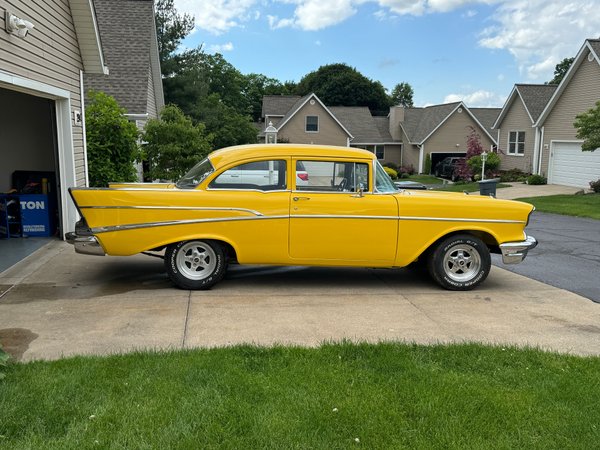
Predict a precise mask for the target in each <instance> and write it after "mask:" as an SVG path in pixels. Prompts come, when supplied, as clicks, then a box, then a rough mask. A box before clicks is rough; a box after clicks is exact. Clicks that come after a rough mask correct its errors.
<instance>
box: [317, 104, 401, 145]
mask: <svg viewBox="0 0 600 450" xmlns="http://www.w3.org/2000/svg"><path fill="white" fill-rule="evenodd" d="M329 110H330V111H331V112H332V113H333V114H334V115H335V116H336V117H337V118H338V119H339V121H340V122H342V124H343V125H344V127H346V129H347V130H349V131H350V132H351V133H352V135H353V136H354V139H353V140H352V142H353V143H357V144H358V143H360V144H377V143H383V142H390V141H391V137H390V139H389V140H386V139H385V138H384V137H382V136H381V132H380V129H379V127H378V125H377V122H376V120H375V117H373V116H372V115H371V111H369V108H368V107H367V106H330V107H329ZM383 119H386V120H387V118H386V117H384V118H383Z"/></svg>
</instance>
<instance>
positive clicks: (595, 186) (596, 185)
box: [590, 180, 600, 193]
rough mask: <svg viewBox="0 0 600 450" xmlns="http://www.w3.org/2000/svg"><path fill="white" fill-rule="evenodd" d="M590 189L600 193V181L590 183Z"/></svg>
mask: <svg viewBox="0 0 600 450" xmlns="http://www.w3.org/2000/svg"><path fill="white" fill-rule="evenodd" d="M590 188H591V189H592V191H594V192H595V193H600V180H596V181H590Z"/></svg>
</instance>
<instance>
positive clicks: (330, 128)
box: [267, 102, 348, 147]
mask: <svg viewBox="0 0 600 450" xmlns="http://www.w3.org/2000/svg"><path fill="white" fill-rule="evenodd" d="M306 116H319V131H318V132H316V133H307V132H306V131H305V124H306ZM267 123H268V122H267ZM277 138H278V139H281V140H283V139H289V141H290V143H293V144H320V145H339V146H343V147H345V146H347V144H348V134H347V133H346V132H345V131H344V130H343V129H342V127H340V125H339V124H338V123H337V122H336V121H335V120H334V119H333V117H331V115H330V114H329V113H328V112H327V111H326V110H325V109H324V108H323V107H322V106H321V105H320V104H319V103H318V102H315V104H314V105H311V104H310V103H306V105H304V107H302V109H300V110H299V111H298V112H296V114H295V115H294V116H293V117H292V118H291V119H290V120H289V121H288V122H287V123H286V124H285V125H284V126H283V128H281V129H280V130H279V131H278V133H277Z"/></svg>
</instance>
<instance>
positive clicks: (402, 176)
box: [400, 172, 410, 178]
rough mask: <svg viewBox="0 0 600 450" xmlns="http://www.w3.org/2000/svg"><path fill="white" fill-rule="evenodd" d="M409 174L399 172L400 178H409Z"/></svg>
mask: <svg viewBox="0 0 600 450" xmlns="http://www.w3.org/2000/svg"><path fill="white" fill-rule="evenodd" d="M409 177H410V175H409V174H408V173H407V172H402V173H400V178H409Z"/></svg>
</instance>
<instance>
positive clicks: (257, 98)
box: [243, 73, 297, 121]
mask: <svg viewBox="0 0 600 450" xmlns="http://www.w3.org/2000/svg"><path fill="white" fill-rule="evenodd" d="M296 86H297V85H296V83H294V82H293V81H286V82H285V83H281V82H280V81H279V80H276V79H275V78H269V77H267V76H265V75H262V74H258V73H250V74H248V75H245V76H244V88H243V95H244V97H245V98H246V102H247V103H248V105H249V107H250V114H251V116H252V119H253V120H254V121H257V120H258V119H259V118H260V117H261V114H262V101H263V97H264V96H265V95H293V94H295V93H296Z"/></svg>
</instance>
